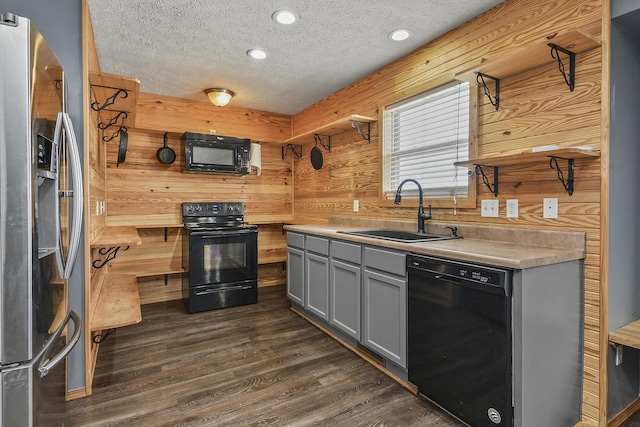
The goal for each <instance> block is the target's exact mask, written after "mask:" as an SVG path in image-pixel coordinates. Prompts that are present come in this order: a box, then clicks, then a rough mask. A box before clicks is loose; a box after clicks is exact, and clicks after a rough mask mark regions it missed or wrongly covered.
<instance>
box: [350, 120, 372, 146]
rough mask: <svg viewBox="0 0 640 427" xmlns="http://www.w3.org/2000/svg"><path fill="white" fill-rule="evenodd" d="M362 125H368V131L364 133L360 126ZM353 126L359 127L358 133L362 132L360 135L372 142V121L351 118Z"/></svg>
mask: <svg viewBox="0 0 640 427" xmlns="http://www.w3.org/2000/svg"><path fill="white" fill-rule="evenodd" d="M360 125H363V126H364V125H366V126H367V133H364V131H363V130H362V128H360ZM351 126H352V127H354V128H356V129H358V133H359V134H360V136H361V137H362V139H364V140H366V141H367V142H371V123H369V122H359V121H357V120H351Z"/></svg>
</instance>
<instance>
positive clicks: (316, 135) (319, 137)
mask: <svg viewBox="0 0 640 427" xmlns="http://www.w3.org/2000/svg"><path fill="white" fill-rule="evenodd" d="M323 136H324V137H325V138H327V143H326V144H325V143H324V141H323V140H322V137H323ZM313 139H315V140H316V145H318V143H320V145H322V148H324V149H325V150H327V151H329V152H331V135H320V134H319V133H314V134H313Z"/></svg>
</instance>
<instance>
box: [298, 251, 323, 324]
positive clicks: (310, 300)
mask: <svg viewBox="0 0 640 427" xmlns="http://www.w3.org/2000/svg"><path fill="white" fill-rule="evenodd" d="M304 274H305V281H304V302H305V307H306V308H307V310H309V311H310V312H312V313H314V314H316V315H317V316H320V317H321V318H322V319H324V320H326V321H327V322H328V321H329V259H328V258H327V257H324V256H320V255H316V254H312V253H308V252H307V253H306V254H305V265H304Z"/></svg>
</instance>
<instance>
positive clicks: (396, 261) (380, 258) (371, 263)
mask: <svg viewBox="0 0 640 427" xmlns="http://www.w3.org/2000/svg"><path fill="white" fill-rule="evenodd" d="M364 265H365V267H367V268H374V269H376V270H380V271H385V272H387V273H392V274H397V275H398V276H402V277H404V276H406V273H407V263H406V254H405V253H404V252H392V251H388V250H384V249H376V248H370V247H365V248H364Z"/></svg>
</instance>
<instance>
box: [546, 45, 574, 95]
mask: <svg viewBox="0 0 640 427" xmlns="http://www.w3.org/2000/svg"><path fill="white" fill-rule="evenodd" d="M547 46H549V47H550V48H551V57H552V58H553V59H556V60H557V61H558V70H560V73H561V74H562V77H564V81H565V83H567V86H569V90H570V91H571V92H573V89H574V88H575V85H576V54H575V53H573V52H571V51H570V50H567V49H565V48H563V47H560V46H558V45H556V44H553V43H548V44H547ZM558 51H560V52H562V53H564V54H566V55H569V75H568V76H567V72H566V71H565V69H564V63H563V62H562V59H561V58H560V55H559V54H558Z"/></svg>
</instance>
